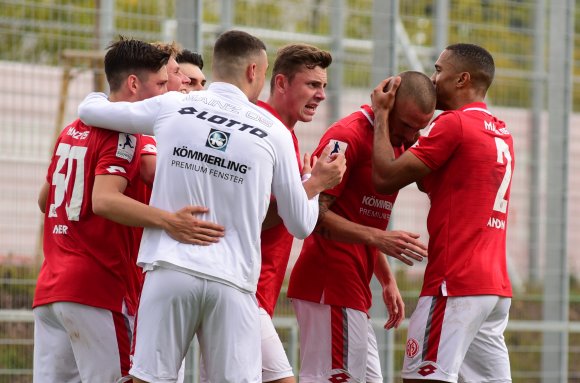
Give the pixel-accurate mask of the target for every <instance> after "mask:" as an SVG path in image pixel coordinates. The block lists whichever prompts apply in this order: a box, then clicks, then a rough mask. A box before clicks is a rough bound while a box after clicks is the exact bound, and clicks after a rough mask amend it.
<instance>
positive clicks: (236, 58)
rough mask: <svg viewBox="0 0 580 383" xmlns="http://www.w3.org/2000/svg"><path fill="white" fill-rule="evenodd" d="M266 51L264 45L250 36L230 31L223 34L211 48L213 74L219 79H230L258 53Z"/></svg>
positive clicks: (242, 32) (237, 31)
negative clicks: (219, 77)
mask: <svg viewBox="0 0 580 383" xmlns="http://www.w3.org/2000/svg"><path fill="white" fill-rule="evenodd" d="M262 51H266V45H265V44H264V42H263V41H262V40H260V39H259V38H257V37H255V36H252V35H251V34H249V33H247V32H244V31H239V30H230V31H226V32H223V33H222V34H221V35H219V37H218V38H217V40H216V42H215V44H214V46H213V63H212V69H213V71H214V73H216V74H217V75H218V76H221V77H231V76H234V75H235V73H236V72H237V71H238V70H240V69H241V68H242V66H243V65H245V62H246V61H247V60H248V59H249V58H251V57H254V56H257V55H259V54H260V52H262Z"/></svg>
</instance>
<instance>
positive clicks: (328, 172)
mask: <svg viewBox="0 0 580 383" xmlns="http://www.w3.org/2000/svg"><path fill="white" fill-rule="evenodd" d="M330 151H331V147H330V146H327V147H326V148H324V150H323V151H322V153H320V159H319V158H317V157H316V156H314V159H313V161H312V162H313V165H312V178H313V179H315V180H316V181H317V182H318V183H319V184H320V185H321V188H322V189H321V190H320V191H323V190H327V189H332V188H333V187H335V186H336V185H338V184H339V183H340V181H342V176H343V175H344V172H345V171H346V157H345V156H344V154H342V153H334V154H330Z"/></svg>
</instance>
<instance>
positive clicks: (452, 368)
mask: <svg viewBox="0 0 580 383" xmlns="http://www.w3.org/2000/svg"><path fill="white" fill-rule="evenodd" d="M104 62H105V72H106V76H107V80H108V82H109V88H110V92H109V94H108V95H105V94H102V93H91V94H90V95H88V96H87V98H86V99H85V100H84V101H83V102H82V103H81V105H80V106H79V119H77V120H75V121H74V122H72V123H71V124H69V125H68V126H67V127H65V128H64V129H63V131H62V133H61V134H60V136H59V138H58V140H57V142H56V144H55V149H54V154H53V157H52V160H51V163H50V165H49V168H48V172H47V177H46V183H45V184H44V185H43V187H42V189H41V192H40V196H39V206H40V209H41V210H42V211H43V212H44V213H45V220H44V255H45V260H44V262H43V265H42V268H41V271H40V274H39V277H38V283H37V289H36V293H35V298H34V304H33V313H34V318H35V336H34V341H35V348H34V381H35V382H38V383H45V382H50V383H56V382H58V383H62V382H71V383H72V382H83V383H86V382H90V383H93V382H95V383H96V382H99V383H102V382H123V381H129V380H131V379H132V380H133V381H134V382H183V379H184V378H183V360H184V357H185V355H186V353H187V351H188V349H189V347H190V345H191V342H192V341H193V339H194V336H197V340H198V341H199V344H200V349H201V363H200V365H201V369H200V371H199V374H200V377H201V380H202V381H203V382H212V383H223V382H281V383H292V382H295V381H296V379H295V377H294V372H293V369H292V366H291V365H290V363H289V361H288V358H287V356H286V353H285V350H284V347H283V344H282V342H281V340H280V337H279V336H278V334H277V332H276V329H275V327H274V324H273V321H272V316H273V315H274V311H275V306H276V302H277V301H278V298H279V295H280V292H281V288H282V284H283V281H284V276H285V274H286V269H287V266H288V261H289V257H290V252H291V248H292V243H293V239H294V237H297V238H300V239H304V243H303V246H302V250H301V252H300V255H299V257H298V260H297V262H296V265H295V266H294V268H293V270H292V272H291V275H290V280H289V285H288V297H289V298H290V299H291V300H292V304H293V307H294V311H295V314H296V318H297V321H298V325H299V334H300V371H299V380H300V382H301V383H304V382H306V383H308V382H372V383H375V382H382V381H383V376H382V373H381V365H380V361H379V350H378V346H377V341H376V337H375V333H374V330H373V327H372V325H371V321H370V317H369V314H368V311H369V309H370V306H371V291H370V281H371V278H372V276H373V275H375V276H376V278H377V280H378V281H379V282H380V284H381V286H382V290H383V291H382V295H383V300H384V302H385V305H386V308H387V312H388V320H387V322H386V323H385V326H384V327H385V329H391V328H396V327H398V326H399V324H400V323H401V321H402V320H403V319H404V318H405V307H404V303H403V299H402V297H401V294H400V292H399V289H398V287H397V282H396V279H395V276H394V275H393V273H392V272H391V270H390V267H389V262H388V261H387V256H390V257H393V258H396V259H397V260H398V261H401V262H403V263H405V264H407V265H413V263H414V262H417V261H419V262H420V261H422V260H423V259H424V258H425V257H427V254H428V263H427V268H426V271H425V276H424V283H423V288H422V291H421V297H420V299H419V302H418V305H417V308H416V309H415V311H414V312H413V314H412V316H411V318H410V323H409V330H408V335H407V345H406V352H405V357H404V363H403V370H402V372H401V376H402V378H403V381H404V382H457V381H462V382H511V375H510V367H509V357H508V351H507V347H506V344H505V341H504V338H503V333H504V330H505V328H506V325H507V320H508V312H509V307H510V303H511V285H510V281H509V277H508V274H507V267H506V231H505V230H506V226H505V225H490V224H489V222H492V221H493V222H495V221H496V220H501V221H503V222H507V213H508V203H509V195H510V185H511V176H512V174H513V169H514V159H515V158H514V151H513V141H512V138H511V135H510V133H509V131H508V130H507V129H506V128H505V124H504V123H503V122H502V121H501V120H499V119H497V118H496V117H495V116H494V115H493V114H491V112H490V111H489V110H488V109H487V106H486V104H485V101H484V100H485V97H486V94H487V90H488V88H489V87H490V85H491V83H492V81H493V77H494V71H495V65H494V61H493V57H492V56H491V55H490V54H489V52H487V51H486V50H485V49H484V48H482V47H480V46H477V45H474V44H465V43H460V44H453V45H450V46H448V47H447V48H446V49H445V50H444V51H443V52H441V55H440V56H439V58H438V60H437V62H436V63H435V72H434V74H433V75H432V76H431V77H429V76H427V75H425V74H423V73H420V72H415V71H406V72H402V73H400V74H398V75H397V76H393V77H389V78H387V79H385V80H384V81H382V82H381V83H380V84H378V86H377V87H376V88H375V89H374V90H373V91H372V94H371V98H370V100H369V102H367V103H365V102H364V101H363V102H361V103H362V104H363V105H362V106H361V107H360V109H359V110H357V111H354V112H353V113H352V114H350V115H348V116H346V117H344V118H342V119H340V120H339V121H337V122H335V123H334V124H332V125H331V126H330V127H329V128H328V129H327V130H326V132H325V133H324V135H323V136H322V137H321V139H320V142H319V145H318V147H317V148H316V149H315V150H314V152H313V153H312V156H311V155H310V154H309V153H305V154H304V155H302V154H301V153H300V150H299V143H298V139H297V137H296V135H295V132H294V128H295V126H296V124H297V123H298V122H302V123H307V122H310V121H311V120H312V119H313V117H314V115H315V114H316V111H317V108H318V107H319V105H320V104H321V103H322V102H323V101H324V100H325V98H326V93H325V91H326V86H327V69H328V68H329V66H330V65H331V63H332V56H331V54H330V53H329V52H327V51H325V50H322V49H319V48H317V47H315V46H312V45H308V44H301V43H298V44H290V45H286V46H283V47H282V48H280V49H279V50H278V52H277V55H276V58H275V61H274V65H273V69H272V74H271V80H270V92H269V96H268V99H267V100H266V101H261V100H259V96H260V94H261V91H262V88H263V86H264V83H265V78H266V73H267V69H268V57H267V54H266V46H265V44H264V43H263V42H262V41H261V40H260V39H259V38H257V37H255V36H253V35H251V34H248V33H246V32H243V31H239V30H232V31H227V32H224V33H222V34H221V35H220V36H219V37H218V39H217V40H216V43H215V45H214V49H213V57H212V76H211V79H212V82H211V84H210V85H209V87H208V88H207V90H204V87H205V81H206V80H205V76H204V74H203V72H202V69H203V60H202V59H201V56H199V55H198V54H196V53H193V52H190V51H187V50H181V49H180V47H179V46H178V45H176V44H159V43H154V44H151V43H147V42H143V41H139V40H134V39H125V38H120V39H119V40H118V41H116V42H114V43H112V44H111V46H110V47H109V48H108V50H107V53H106V55H105V60H104ZM194 91H195V92H194ZM436 109H438V110H441V111H443V112H442V113H441V114H440V115H439V116H437V117H436V118H435V119H433V116H434V113H435V110H436ZM424 128H427V129H425V130H428V131H427V132H422V131H423V129H424ZM176 157H179V158H176ZM218 171H219V172H220V174H221V173H223V174H225V175H227V177H215V176H212V174H215V173H216V172H218ZM233 180H235V182H234V181H233ZM413 182H416V183H417V185H418V187H419V188H420V189H421V190H422V191H424V192H425V193H427V195H428V198H430V202H431V207H430V210H429V216H428V220H427V228H428V231H429V244H428V246H426V245H425V244H423V243H422V242H421V241H420V240H419V235H418V234H416V233H411V232H406V231H400V230H397V231H392V230H387V226H388V224H389V218H390V216H391V211H392V209H393V206H394V203H395V200H396V197H397V193H398V191H399V189H401V188H403V187H404V186H406V185H408V184H410V183H413ZM498 226H501V227H498ZM143 228H145V229H144V230H143Z"/></svg>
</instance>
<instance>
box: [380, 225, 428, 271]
mask: <svg viewBox="0 0 580 383" xmlns="http://www.w3.org/2000/svg"><path fill="white" fill-rule="evenodd" d="M418 238H419V234H415V233H410V232H407V231H399V230H397V231H390V230H379V229H376V230H374V231H373V236H372V239H371V245H372V246H374V247H376V248H377V249H378V250H379V251H381V252H383V253H385V254H386V255H388V256H389V257H393V258H397V259H398V260H399V261H401V262H403V263H405V264H407V265H409V266H412V265H413V260H415V261H417V262H421V261H422V260H423V258H425V257H427V246H426V245H425V244H424V243H423V242H421V241H419V239H418Z"/></svg>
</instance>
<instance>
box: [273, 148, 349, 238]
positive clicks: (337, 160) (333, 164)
mask: <svg viewBox="0 0 580 383" xmlns="http://www.w3.org/2000/svg"><path fill="white" fill-rule="evenodd" d="M329 152H330V147H327V148H326V149H325V150H324V151H323V152H322V153H321V158H324V159H325V160H324V161H318V158H317V157H316V156H315V157H314V160H313V162H314V168H312V166H311V165H310V153H305V154H304V167H303V168H302V180H303V182H302V186H304V190H305V191H306V195H307V196H308V199H311V198H313V197H315V196H316V195H317V194H319V193H320V192H321V191H322V190H326V189H331V188H333V187H334V186H336V185H338V184H339V183H340V181H341V180H342V176H343V175H344V172H345V171H346V159H344V155H340V156H339V155H337V154H334V155H332V156H331V157H330V158H329V160H326V159H327V157H328V154H329ZM318 162H320V164H318ZM316 164H318V166H317V165H316ZM280 223H282V218H280V216H279V215H278V204H277V202H276V200H275V199H272V200H271V201H270V205H269V206H268V212H267V213H266V218H264V222H262V230H267V229H270V228H272V227H274V226H276V225H278V224H280Z"/></svg>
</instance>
